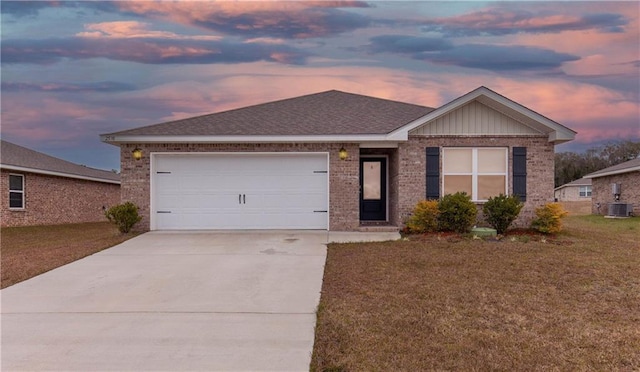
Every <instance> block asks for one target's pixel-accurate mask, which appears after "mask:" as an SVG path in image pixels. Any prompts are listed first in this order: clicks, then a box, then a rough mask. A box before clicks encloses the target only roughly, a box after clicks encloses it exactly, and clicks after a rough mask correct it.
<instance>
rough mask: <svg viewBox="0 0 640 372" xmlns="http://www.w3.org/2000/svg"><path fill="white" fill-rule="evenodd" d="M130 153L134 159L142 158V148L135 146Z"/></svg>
mask: <svg viewBox="0 0 640 372" xmlns="http://www.w3.org/2000/svg"><path fill="white" fill-rule="evenodd" d="M131 155H133V158H134V159H136V160H140V159H142V150H140V149H139V148H137V147H136V148H135V149H133V151H131Z"/></svg>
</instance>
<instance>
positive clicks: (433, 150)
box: [426, 147, 440, 199]
mask: <svg viewBox="0 0 640 372" xmlns="http://www.w3.org/2000/svg"><path fill="white" fill-rule="evenodd" d="M426 174H427V195H426V196H427V199H439V198H440V148H439V147H427V172H426Z"/></svg>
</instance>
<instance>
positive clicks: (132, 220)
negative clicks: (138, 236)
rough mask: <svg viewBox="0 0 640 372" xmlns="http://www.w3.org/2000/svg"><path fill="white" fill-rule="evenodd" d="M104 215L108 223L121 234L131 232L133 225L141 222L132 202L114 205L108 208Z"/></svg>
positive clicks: (136, 208)
mask: <svg viewBox="0 0 640 372" xmlns="http://www.w3.org/2000/svg"><path fill="white" fill-rule="evenodd" d="M105 215H106V216H107V219H108V220H109V222H113V223H114V224H116V226H118V230H120V232H121V233H123V234H126V233H128V232H129V231H131V228H132V227H133V225H135V224H136V223H138V222H140V220H142V217H141V216H140V215H138V207H137V206H136V205H135V204H133V203H132V202H126V203H124V204H119V205H115V206H113V207H111V208H109V209H108V210H107V211H106V212H105Z"/></svg>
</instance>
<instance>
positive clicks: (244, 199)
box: [242, 194, 247, 204]
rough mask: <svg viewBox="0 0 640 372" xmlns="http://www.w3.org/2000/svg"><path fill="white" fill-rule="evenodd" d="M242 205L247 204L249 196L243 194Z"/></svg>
mask: <svg viewBox="0 0 640 372" xmlns="http://www.w3.org/2000/svg"><path fill="white" fill-rule="evenodd" d="M242 204H247V195H246V194H242Z"/></svg>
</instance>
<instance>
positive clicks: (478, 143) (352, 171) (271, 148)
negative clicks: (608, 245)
mask: <svg viewBox="0 0 640 372" xmlns="http://www.w3.org/2000/svg"><path fill="white" fill-rule="evenodd" d="M434 146H438V147H448V146H472V147H485V146H495V147H508V148H509V154H510V156H509V175H510V174H511V167H512V160H511V158H512V156H511V155H512V154H511V153H512V149H513V147H526V148H527V174H528V176H527V201H526V203H525V207H524V208H523V210H522V212H521V214H520V217H519V218H518V220H517V221H516V224H517V225H518V226H527V225H528V224H529V222H530V221H531V219H532V218H533V216H534V210H535V208H537V207H539V206H541V205H543V204H545V203H547V202H551V201H553V180H554V163H553V159H554V146H553V144H552V143H549V141H548V138H547V137H546V136H541V137H514V136H504V137H499V136H490V137H489V136H487V137H477V136H475V137H461V136H442V137H423V136H411V137H410V139H409V141H408V142H404V143H400V144H399V146H398V148H391V149H366V148H363V149H360V147H359V144H354V143H331V144H327V143H299V144H284V143H283V144H278V143H272V144H267V143H265V144H126V145H122V146H121V167H122V168H121V169H122V175H121V182H122V188H121V196H122V202H125V201H131V202H133V203H135V204H136V205H138V206H139V208H140V214H141V215H142V216H143V220H142V221H141V223H140V224H138V226H137V227H138V229H141V230H148V229H149V228H150V202H151V201H150V154H151V153H157V152H161V153H168V152H327V153H329V154H330V156H329V159H330V160H329V204H330V206H329V229H330V230H338V231H339V230H346V231H352V230H357V229H358V228H359V226H360V218H359V214H360V201H359V199H360V198H359V192H360V191H359V188H360V180H359V173H360V171H359V168H360V155H384V156H386V157H387V158H388V168H389V171H388V185H389V187H388V198H389V222H390V223H391V224H392V225H395V226H402V224H403V222H404V221H405V220H406V218H407V217H408V216H409V215H410V214H411V212H412V211H413V208H414V206H415V205H416V203H417V202H418V201H420V200H421V199H424V197H425V184H426V181H425V161H426V154H425V149H426V147H434ZM136 147H138V148H140V149H142V151H143V154H144V156H143V158H142V159H141V160H134V159H133V158H132V156H131V152H132V150H133V149H134V148H136ZM341 147H344V148H345V149H346V150H347V151H348V153H349V157H348V158H347V159H346V160H340V159H339V158H338V151H339V149H340V148H341ZM508 184H509V192H511V187H512V186H511V179H510V176H508Z"/></svg>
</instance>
